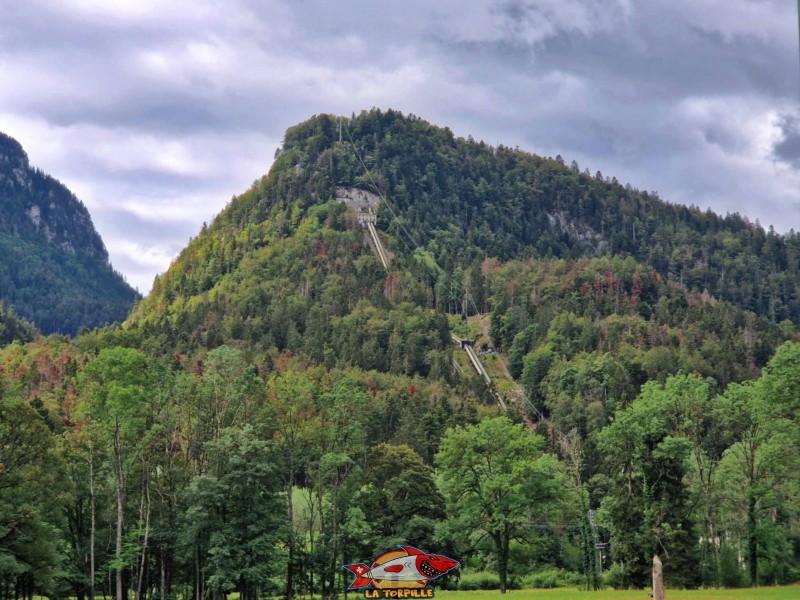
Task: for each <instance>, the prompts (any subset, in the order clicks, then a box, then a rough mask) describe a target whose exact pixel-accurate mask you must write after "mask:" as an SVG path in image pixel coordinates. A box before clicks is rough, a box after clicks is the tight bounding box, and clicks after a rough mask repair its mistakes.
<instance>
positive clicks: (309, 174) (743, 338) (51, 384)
mask: <svg viewBox="0 0 800 600" xmlns="http://www.w3.org/2000/svg"><path fill="white" fill-rule="evenodd" d="M340 124H341V127H342V135H341V138H342V141H339V139H340V135H339V126H340ZM362 161H363V164H362ZM342 186H344V187H350V188H357V189H363V190H370V191H373V192H378V193H381V194H384V195H385V199H384V200H383V201H382V202H381V204H380V206H379V209H378V225H379V228H380V230H381V232H382V233H381V235H382V236H383V238H384V241H385V243H386V244H387V246H388V247H389V248H390V249H391V251H392V253H393V255H394V256H393V259H392V264H391V266H390V268H389V269H388V271H387V270H386V269H384V268H383V266H382V265H381V263H380V262H379V260H378V259H377V258H376V257H375V256H374V255H373V254H372V252H371V250H370V246H369V242H368V240H367V238H366V235H365V232H364V229H362V228H361V227H360V225H359V223H358V220H357V218H356V215H355V214H354V213H353V212H352V210H351V209H348V208H347V207H346V206H345V204H343V203H341V202H339V201H338V200H337V195H338V192H337V188H338V187H342ZM590 207H592V208H590ZM634 229H635V241H634V240H633V237H634ZM628 231H630V236H628ZM623 238H625V239H623ZM794 244H795V237H794V235H793V234H790V235H788V236H778V235H776V234H774V233H765V232H764V231H763V230H762V229H761V228H760V227H759V226H757V225H753V224H749V223H747V222H746V220H745V219H743V218H741V217H738V216H733V217H727V218H720V217H718V216H716V215H713V214H711V213H701V212H699V211H696V210H694V209H686V208H683V207H678V206H673V205H669V204H667V203H664V202H662V201H661V200H659V199H658V198H657V197H656V196H655V195H654V194H651V193H648V194H645V193H641V192H638V191H635V190H630V189H626V188H624V187H622V186H620V185H619V184H617V183H616V182H614V181H613V180H612V181H610V182H608V181H606V180H605V178H602V177H599V176H591V177H590V176H587V175H585V174H581V173H580V172H579V170H578V169H576V168H573V167H568V166H565V165H563V164H562V162H561V161H559V160H557V159H556V160H550V159H542V158H539V157H536V156H533V155H529V154H525V153H522V152H519V151H517V150H511V149H506V148H502V147H499V148H492V147H489V146H486V145H484V144H481V143H477V142H474V141H472V140H462V139H456V138H454V137H453V136H452V134H450V132H449V131H447V130H446V129H438V128H435V127H433V126H431V125H429V124H427V123H425V122H423V121H421V120H419V119H417V118H415V117H404V116H402V115H401V114H399V113H396V112H387V113H382V112H379V111H372V112H367V113H362V114H361V115H360V116H358V117H353V118H351V119H343V120H337V119H335V118H333V117H329V116H320V117H315V118H313V119H311V120H310V121H308V122H306V123H303V124H301V125H298V126H296V127H294V128H292V129H290V130H289V131H288V132H287V134H286V138H285V140H284V144H283V146H282V148H281V150H280V152H279V155H278V157H277V159H276V162H275V164H274V166H273V168H272V170H271V171H270V173H269V174H268V175H267V176H265V177H264V178H262V179H260V180H259V181H257V182H256V183H255V184H254V185H253V187H252V188H251V189H250V190H249V191H247V192H245V193H244V194H242V195H241V196H239V197H237V198H235V199H234V200H233V201H232V202H231V203H230V204H229V205H228V207H227V208H226V209H225V210H224V211H223V212H222V213H221V214H220V215H219V216H218V217H217V218H216V219H215V220H214V221H213V222H212V223H211V224H210V225H208V226H207V227H204V228H203V230H202V231H201V232H200V233H199V235H198V236H197V237H196V238H195V239H193V240H192V241H191V242H190V243H189V245H188V246H187V248H186V249H185V250H184V251H183V252H182V253H181V255H180V256H179V257H178V258H177V259H176V260H175V262H174V263H173V264H172V266H171V267H170V269H169V270H168V271H167V272H166V273H165V274H163V275H162V276H161V277H159V278H158V279H157V280H156V282H155V284H154V287H153V290H152V292H151V294H150V295H149V296H148V297H147V298H145V299H144V300H143V301H142V302H141V303H139V305H138V306H137V307H136V308H135V309H134V311H133V312H132V313H131V315H130V317H129V318H128V320H127V321H126V322H125V323H124V325H123V326H121V327H107V328H104V329H97V330H94V331H85V332H83V333H82V334H80V335H78V336H77V337H75V338H67V337H62V336H56V335H53V336H49V337H46V338H43V337H38V338H35V339H34V338H33V337H32V334H31V335H28V336H25V335H18V336H17V337H18V338H19V339H20V341H19V342H16V343H11V344H9V345H6V346H5V347H4V348H2V349H0V403H2V410H0V449H2V450H0V451H2V453H3V454H2V457H1V458H0V463H2V469H0V597H2V598H3V599H5V598H23V597H24V598H30V597H32V596H33V595H34V594H45V595H48V596H50V597H67V596H72V597H76V598H78V600H85V599H87V598H96V597H98V596H101V595H102V596H110V597H114V598H116V599H117V600H123V599H125V598H130V597H134V598H136V600H146V599H147V598H151V599H153V600H155V599H167V598H178V597H181V598H194V599H195V600H202V599H206V598H208V599H213V600H219V599H221V598H223V597H226V596H228V595H229V594H232V593H238V594H239V596H240V598H242V599H243V600H255V599H256V598H259V597H264V596H283V597H286V598H292V597H295V596H298V595H308V594H310V595H317V594H319V595H320V596H321V597H323V598H332V597H335V596H337V595H340V594H341V592H342V591H343V590H344V588H345V587H346V586H347V584H348V583H349V579H348V576H347V573H346V572H345V571H344V570H343V569H342V568H341V565H343V564H349V563H354V562H363V561H365V560H368V559H369V557H371V556H375V555H376V554H377V553H378V552H381V551H384V550H387V549H389V548H390V547H392V546H394V545H396V544H409V545H413V546H417V547H421V548H423V549H425V550H430V551H437V552H441V553H443V554H446V555H448V556H452V557H454V558H457V559H458V560H459V561H461V563H462V567H461V569H459V570H457V571H456V572H455V573H453V574H452V575H448V576H447V577H446V578H443V580H441V581H440V582H439V585H440V586H444V587H450V588H460V589H478V588H494V589H501V590H503V591H505V590H507V589H513V588H517V587H555V586H564V585H572V586H579V587H587V588H594V589H596V588H599V587H603V586H613V587H637V588H641V587H646V586H647V585H648V581H649V564H650V560H651V558H652V556H653V554H659V555H660V556H661V557H662V560H663V562H664V568H665V574H666V578H667V582H668V584H669V585H672V586H675V587H689V588H691V587H700V586H704V587H716V586H725V587H740V586H747V585H765V584H777V583H788V582H793V581H796V580H798V579H800V533H799V532H798V524H799V523H800V521H799V519H798V518H799V517H800V501H799V500H798V498H800V428H798V423H797V415H798V414H800V410H798V409H800V406H798V400H797V399H798V398H799V397H800V378H798V374H799V373H800V343H798V342H800V338H798V337H797V333H796V322H797V320H798V316H799V315H798V312H797V310H796V305H795V304H794V301H795V299H794V295H795V293H794V290H795V288H796V286H797V285H798V283H799V282H798V281H797V276H796V271H795V270H794V269H795V268H796V267H797V264H796V262H797V260H796V257H794V255H793V254H792V252H793V250H792V249H793V248H794ZM648 252H649V253H648ZM735 265H738V267H737V266H735ZM767 265H769V268H767ZM751 270H752V271H751ZM751 276H752V277H755V278H756V279H754V280H752V281H751V280H750V279H749V278H750V277H751ZM765 278H766V279H765ZM745 281H747V282H749V283H748V285H751V287H750V288H746V287H745V286H744V282H745ZM753 281H756V282H757V283H758V285H756V286H755V287H753V286H752V282H753ZM768 282H772V283H774V284H775V285H776V286H777V287H769V286H767V283H768ZM762 283H763V285H762ZM0 318H5V317H2V316H0ZM1 322H3V321H0V323H1ZM452 335H456V336H457V337H469V338H471V339H473V340H475V345H476V349H477V351H478V352H479V353H480V356H481V357H482V360H484V361H485V363H486V365H488V367H489V369H490V370H491V372H492V375H493V377H494V383H493V385H492V387H489V386H487V385H486V383H485V382H484V381H483V380H482V379H480V378H479V377H478V376H476V375H474V374H472V373H471V372H470V370H469V367H468V365H467V363H465V362H464V360H463V353H461V351H460V349H459V346H458V345H456V344H454V343H453V340H452V337H451V336H452ZM10 339H11V338H7V339H5V340H4V341H6V342H8V341H10ZM498 397H499V398H500V399H501V400H504V404H505V405H506V406H507V407H508V409H507V410H504V409H503V408H501V406H500V404H499V402H498Z"/></svg>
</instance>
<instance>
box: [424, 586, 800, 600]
mask: <svg viewBox="0 0 800 600" xmlns="http://www.w3.org/2000/svg"><path fill="white" fill-rule="evenodd" d="M647 594H648V592H647V591H646V590H600V591H597V592H588V591H585V590H574V589H573V590H570V589H563V588H561V589H553V590H513V591H509V592H508V593H507V594H506V596H507V597H508V598H509V600H628V599H630V600H634V599H638V600H647ZM500 597H501V595H500V592H497V591H476V592H449V591H437V592H436V598H439V599H440V600H498V599H499V598H500ZM666 598H667V600H673V599H675V600H679V599H684V598H685V599H687V600H797V599H798V598H800V585H793V586H780V587H760V588H746V589H736V590H733V589H708V590H667V592H666Z"/></svg>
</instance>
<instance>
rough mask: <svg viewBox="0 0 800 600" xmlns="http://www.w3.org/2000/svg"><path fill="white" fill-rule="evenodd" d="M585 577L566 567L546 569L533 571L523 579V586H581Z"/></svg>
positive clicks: (541, 587) (544, 587)
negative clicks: (565, 568) (567, 569)
mask: <svg viewBox="0 0 800 600" xmlns="http://www.w3.org/2000/svg"><path fill="white" fill-rule="evenodd" d="M584 581H585V578H584V576H583V575H582V574H580V573H575V572H574V571H565V570H564V569H545V570H543V571H539V572H538V573H531V574H530V575H526V576H525V577H523V579H522V587H523V588H526V589H529V588H532V589H548V588H557V587H580V586H582V585H583V583H584Z"/></svg>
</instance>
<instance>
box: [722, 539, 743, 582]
mask: <svg viewBox="0 0 800 600" xmlns="http://www.w3.org/2000/svg"><path fill="white" fill-rule="evenodd" d="M719 582H720V583H721V584H722V587H726V588H739V587H742V586H743V585H744V583H745V573H744V571H743V570H742V567H741V566H740V565H739V556H738V552H737V550H736V548H735V547H734V546H733V544H730V543H727V542H726V543H724V544H722V548H720V551H719Z"/></svg>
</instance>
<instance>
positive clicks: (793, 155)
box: [775, 115, 800, 168]
mask: <svg viewBox="0 0 800 600" xmlns="http://www.w3.org/2000/svg"><path fill="white" fill-rule="evenodd" d="M781 129H782V130H783V139H782V140H781V141H780V142H778V143H777V144H776V145H775V156H776V157H777V158H778V159H780V160H783V161H785V162H787V163H789V164H791V165H793V166H794V167H796V168H800V115H798V116H787V117H784V119H783V121H782V122H781Z"/></svg>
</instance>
